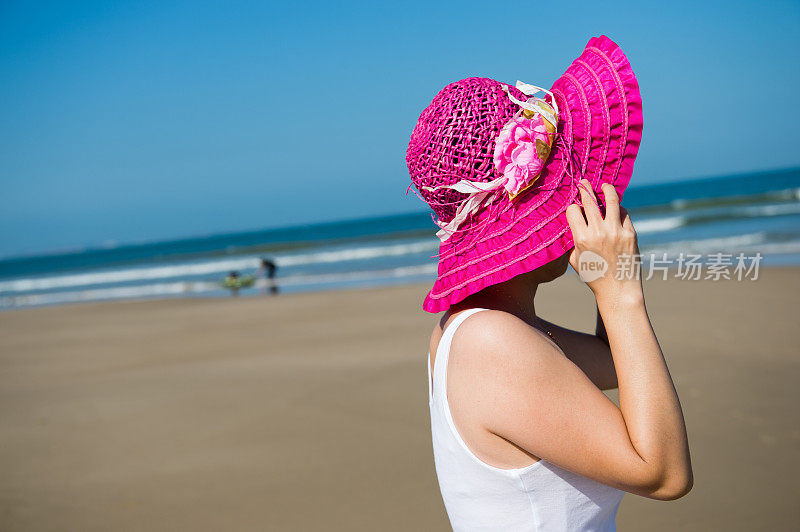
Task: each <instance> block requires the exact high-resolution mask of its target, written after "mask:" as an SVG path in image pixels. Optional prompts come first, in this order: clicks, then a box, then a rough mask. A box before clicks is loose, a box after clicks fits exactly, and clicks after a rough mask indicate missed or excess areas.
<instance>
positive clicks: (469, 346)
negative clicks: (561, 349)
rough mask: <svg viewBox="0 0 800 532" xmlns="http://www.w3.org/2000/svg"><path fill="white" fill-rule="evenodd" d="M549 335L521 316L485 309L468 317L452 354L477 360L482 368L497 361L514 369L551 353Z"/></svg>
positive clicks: (457, 333) (455, 335)
mask: <svg viewBox="0 0 800 532" xmlns="http://www.w3.org/2000/svg"><path fill="white" fill-rule="evenodd" d="M552 350H553V345H552V343H551V342H550V341H549V339H548V338H547V336H546V335H545V334H544V333H543V332H542V331H540V330H539V329H537V328H536V327H533V326H531V325H530V324H528V323H527V322H525V321H524V320H522V319H520V318H519V317H517V316H515V315H514V314H511V313H510V312H505V311H502V310H495V309H485V310H481V311H480V312H475V313H473V314H471V315H470V316H468V317H467V318H466V319H465V320H464V321H463V322H462V323H461V324H460V326H459V327H458V329H457V330H456V332H455V334H454V335H453V341H452V345H451V352H455V353H457V356H459V357H460V358H462V359H470V358H473V359H475V362H477V363H479V364H480V365H482V366H484V367H485V366H486V364H487V363H491V362H493V361H496V362H502V363H503V366H505V367H510V366H515V365H517V364H527V363H530V362H532V359H533V358H537V355H538V354H544V353H550V352H551V351H552Z"/></svg>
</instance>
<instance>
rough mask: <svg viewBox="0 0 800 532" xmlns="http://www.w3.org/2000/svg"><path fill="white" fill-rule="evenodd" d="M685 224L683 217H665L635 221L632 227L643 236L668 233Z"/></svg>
mask: <svg viewBox="0 0 800 532" xmlns="http://www.w3.org/2000/svg"><path fill="white" fill-rule="evenodd" d="M685 223H686V218H685V217H683V216H666V217H664V218H652V219H647V218H645V219H643V220H637V221H635V222H634V225H635V226H636V232H637V233H638V234H640V235H643V234H648V233H660V232H663V231H670V230H672V229H677V228H678V227H681V226H682V225H684V224H685Z"/></svg>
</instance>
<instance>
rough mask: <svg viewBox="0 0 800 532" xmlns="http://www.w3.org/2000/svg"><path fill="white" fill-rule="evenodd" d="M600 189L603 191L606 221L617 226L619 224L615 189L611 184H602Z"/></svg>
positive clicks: (617, 199)
mask: <svg viewBox="0 0 800 532" xmlns="http://www.w3.org/2000/svg"><path fill="white" fill-rule="evenodd" d="M601 188H602V190H603V198H604V199H605V200H606V221H607V222H609V223H611V224H614V225H615V226H617V225H619V223H620V221H619V219H620V218H619V216H620V212H619V195H618V194H617V189H615V188H614V185H612V184H611V183H603V186H602V187H601Z"/></svg>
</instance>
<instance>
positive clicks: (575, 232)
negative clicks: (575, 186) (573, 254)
mask: <svg viewBox="0 0 800 532" xmlns="http://www.w3.org/2000/svg"><path fill="white" fill-rule="evenodd" d="M567 223H569V228H570V229H571V230H572V239H573V240H577V239H578V238H577V237H578V236H579V235H583V233H584V231H586V219H584V217H583V212H582V211H581V207H580V205H578V204H577V203H573V204H572V205H570V206H569V207H567Z"/></svg>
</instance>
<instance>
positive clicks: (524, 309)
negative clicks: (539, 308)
mask: <svg viewBox="0 0 800 532" xmlns="http://www.w3.org/2000/svg"><path fill="white" fill-rule="evenodd" d="M530 277H532V276H527V275H518V276H516V277H513V278H511V279H509V280H508V281H506V282H503V283H499V284H496V285H492V286H488V287H486V288H484V289H483V290H481V291H480V292H478V293H476V294H472V295H471V296H468V297H467V298H465V299H464V300H463V301H462V302H461V303H458V304H457V305H454V308H453V311H454V312H458V311H460V310H462V309H465V308H472V307H479V308H491V309H495V310H502V311H504V312H508V313H509V314H513V315H515V316H517V317H518V318H519V319H521V320H523V321H525V322H526V323H530V324H534V323H536V307H535V305H534V301H533V300H534V296H535V295H536V289H537V288H538V287H539V283H538V282H537V281H536V280H535V279H531V278H530Z"/></svg>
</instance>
